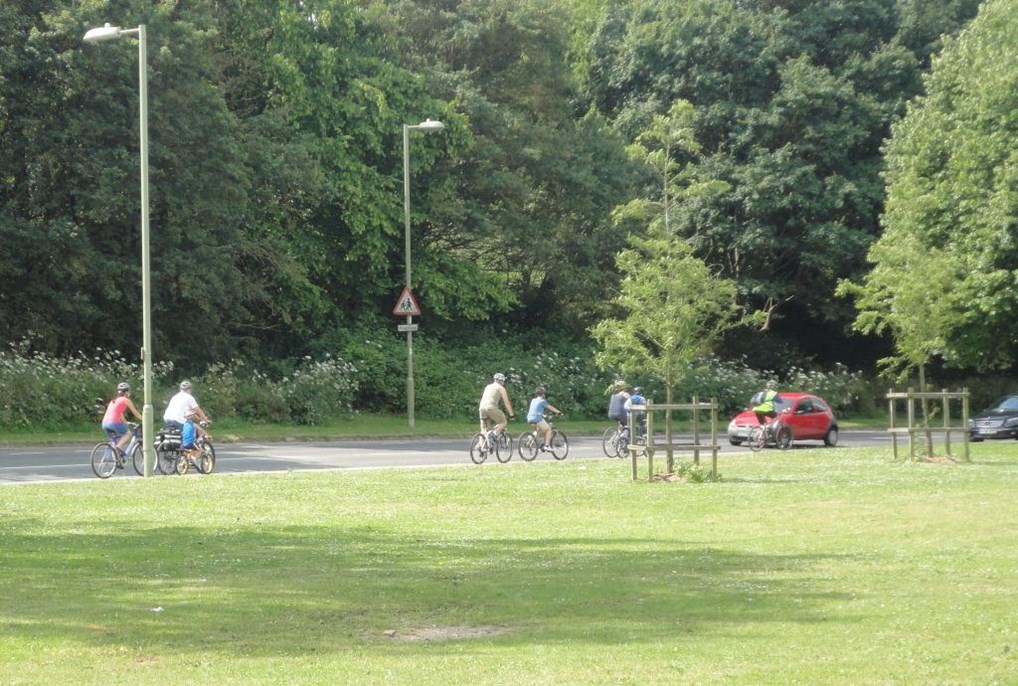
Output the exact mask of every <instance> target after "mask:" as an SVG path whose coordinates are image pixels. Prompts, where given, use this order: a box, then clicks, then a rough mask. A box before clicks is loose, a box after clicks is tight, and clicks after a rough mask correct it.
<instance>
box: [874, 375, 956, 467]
mask: <svg viewBox="0 0 1018 686" xmlns="http://www.w3.org/2000/svg"><path fill="white" fill-rule="evenodd" d="M902 400H904V401H905V408H906V410H905V414H906V420H907V422H908V425H907V426H903V427H899V426H897V425H896V424H895V419H896V408H897V404H898V402H899V401H902ZM952 400H955V401H960V402H961V426H952V425H951V401H952ZM916 401H919V403H920V413H919V414H918V415H917V414H916ZM931 402H933V403H934V404H937V403H939V404H940V407H941V410H942V411H941V414H942V415H943V422H942V426H917V425H916V423H917V421H921V422H923V423H925V422H926V418H927V417H928V416H929V404H930V403H931ZM887 404H888V411H889V416H890V423H891V427H890V428H889V429H888V431H889V432H890V434H891V445H892V446H893V449H894V459H895V460H897V459H898V437H899V436H908V459H909V461H910V462H911V461H914V460H915V456H916V447H917V442H916V436H925V438H926V443H927V445H932V443H933V435H934V434H943V436H944V448H945V450H946V451H947V455H948V457H953V456H952V455H951V436H952V435H953V434H959V433H960V434H961V435H962V440H961V443H962V451H963V455H962V460H963V461H965V462H971V461H972V459H971V457H970V456H969V428H968V425H969V391H968V389H967V388H963V389H961V390H960V391H948V390H947V389H946V388H945V389H943V390H940V391H916V390H914V389H912V388H909V389H908V390H907V391H905V392H900V391H897V392H896V391H894V390H893V389H890V390H888V391H887Z"/></svg>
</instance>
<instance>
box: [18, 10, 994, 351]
mask: <svg viewBox="0 0 1018 686" xmlns="http://www.w3.org/2000/svg"><path fill="white" fill-rule="evenodd" d="M976 5H977V3H976V1H975V0H951V1H949V2H943V3H937V4H936V7H933V3H927V2H920V1H919V0H841V1H840V2H826V1H821V0H816V1H808V0H796V1H785V2H781V1H777V0H768V1H764V0H756V1H754V2H744V1H741V0H680V1H678V2H669V3H658V2H655V1H652V0H628V1H625V2H607V1H606V0H569V1H568V2H562V1H560V0H520V1H510V0H437V1H436V0H428V1H427V2H425V1H423V0H302V2H299V3H289V2H279V1H278V0H244V1H241V0H216V1H215V2H213V1H211V0H188V1H187V2H176V3H151V2H148V1H147V0H103V1H99V0H88V1H86V2H71V0H8V1H7V2H4V3H2V4H0V20H2V21H3V23H4V26H5V27H6V30H5V31H4V33H3V34H2V35H0V145H2V146H3V150H4V153H5V154H4V155H3V156H2V157H0V241H2V242H3V244H4V246H5V250H4V251H3V252H2V253H0V339H2V340H3V342H5V343H10V342H13V341H21V340H23V339H25V338H29V339H31V340H32V345H33V346H34V347H35V348H37V349H40V350H45V351H48V352H52V353H67V352H73V351H75V350H78V349H86V350H88V349H91V348H93V347H104V348H116V349H120V350H123V351H124V352H125V354H128V355H133V354H134V352H135V351H136V350H137V348H138V347H139V341H140V338H141V336H140V322H139V319H140V317H139V316H138V315H139V312H140V309H141V307H140V302H139V300H140V274H139V271H140V259H139V251H140V246H139V242H140V239H139V236H138V233H139V232H138V217H139V210H140V201H139V197H138V192H137V188H138V135H137V134H138V121H137V120H138V97H137V96H138V91H137V86H138V84H137V44H136V43H135V42H134V41H133V39H123V40H119V41H114V42H111V43H104V44H102V45H85V44H83V43H82V41H81V36H82V35H83V34H84V31H85V30H86V29H87V28H89V27H92V26H98V25H102V24H103V23H104V22H107V21H109V22H111V23H116V24H120V25H122V26H125V27H133V26H136V25H138V24H139V23H145V24H146V25H147V27H148V37H149V54H148V61H149V98H150V106H149V113H150V135H151V195H152V197H151V216H152V238H153V279H154V289H155V294H156V299H155V300H156V301H155V303H154V311H155V322H156V326H155V337H156V351H155V352H156V356H157V358H160V359H173V360H176V361H178V362H179V363H182V364H189V365H196V366H204V365H206V364H209V363H211V362H214V361H217V360H225V359H229V358H231V357H244V358H249V357H260V358H270V359H298V358H300V357H301V356H303V355H305V354H309V353H314V352H320V351H324V350H342V349H344V348H345V347H347V346H351V345H360V344H361V343H362V342H363V340H364V338H365V336H364V335H362V332H363V331H368V330H371V331H378V329H379V328H380V327H382V326H385V327H386V328H388V324H389V321H390V319H389V315H388V312H389V309H390V308H391V306H392V301H393V300H394V298H395V297H396V295H397V294H398V293H399V291H400V290H401V288H402V286H403V283H402V280H403V259H404V249H403V240H402V238H403V206H402V200H403V195H402V190H403V189H402V173H403V159H402V149H401V148H402V146H401V134H402V126H403V125H404V124H414V123H417V122H419V121H421V120H423V119H424V118H426V117H431V118H435V119H440V120H442V121H443V122H444V123H445V125H446V127H445V129H444V130H443V131H442V132H441V133H438V134H432V135H427V136H423V135H416V136H412V138H411V150H410V172H411V175H410V179H411V180H410V186H411V187H410V195H411V198H412V245H413V249H412V252H413V262H414V283H413V284H411V286H412V287H413V288H414V290H415V292H416V293H417V295H418V297H419V299H420V300H421V302H422V305H423V307H424V309H425V316H424V317H423V318H422V320H423V322H424V326H423V327H422V332H421V337H422V341H423V340H429V337H430V341H436V342H437V341H444V342H447V343H455V344H461V343H463V344H466V343H473V342H476V341H477V340H479V339H483V337H484V336H488V335H491V334H492V333H493V332H494V333H497V334H499V335H505V332H506V331H523V332H527V331H540V332H544V333H545V337H547V336H551V335H554V336H568V337H572V338H573V339H574V340H576V339H581V340H582V339H585V337H586V334H585V332H586V331H587V330H588V329H589V328H590V327H591V326H592V325H594V324H596V323H597V322H598V321H600V320H601V319H603V318H605V317H607V316H609V315H610V314H611V312H612V311H611V309H610V305H609V303H610V302H611V301H612V300H613V298H614V296H615V295H616V293H617V292H618V287H619V283H620V272H619V269H618V268H617V265H616V260H615V258H616V255H617V254H618V253H619V251H620V250H622V249H623V248H624V247H625V246H626V245H628V235H627V234H628V233H630V232H632V233H633V234H634V235H635V238H636V239H637V240H639V239H640V237H641V236H642V235H643V233H644V232H646V231H647V226H648V224H647V223H646V222H643V223H642V224H639V223H621V224H615V223H613V221H612V210H613V208H615V207H617V206H620V205H625V204H626V203H627V202H628V201H630V200H632V199H634V198H653V197H657V194H656V193H654V192H653V191H654V189H655V188H657V187H660V186H659V179H657V178H656V177H655V174H654V173H652V172H647V171H646V170H645V169H644V168H643V167H642V166H641V165H638V164H634V162H633V160H632V159H631V158H630V157H629V156H628V155H627V154H626V148H627V146H628V145H629V144H631V143H633V142H634V141H636V140H637V139H638V138H640V137H641V136H644V140H647V139H646V135H648V133H649V132H651V131H652V129H653V127H654V122H655V117H660V116H662V115H666V114H668V113H669V112H670V111H672V109H673V106H675V105H676V104H677V103H680V102H684V103H686V105H684V106H683V107H686V108H687V115H688V122H689V124H688V129H689V134H688V140H687V141H685V142H684V143H683V145H680V146H677V147H676V148H675V149H674V151H671V152H667V153H665V159H662V160H660V162H661V164H662V165H663V166H662V167H661V168H662V169H666V170H667V169H668V165H669V164H671V163H675V164H678V165H680V167H679V168H681V169H682V170H683V171H682V175H681V178H678V179H676V180H675V183H676V188H677V190H678V191H679V192H678V194H677V195H675V196H672V197H671V198H670V200H668V201H666V202H670V203H672V204H671V205H670V206H669V219H668V221H669V227H670V230H672V229H674V231H676V232H677V233H678V235H680V236H681V237H682V238H683V239H684V240H685V241H686V242H687V244H688V245H690V246H692V248H693V250H694V251H695V256H696V257H697V258H698V259H700V260H703V261H704V262H705V264H707V265H709V266H710V269H711V270H712V273H714V274H718V275H720V276H722V277H724V278H726V279H729V280H731V281H732V282H734V283H735V284H737V287H738V289H739V292H740V294H741V296H740V297H741V298H743V299H744V300H745V301H746V302H748V303H749V304H750V305H751V306H752V307H754V308H762V309H764V310H767V311H769V312H770V313H771V314H772V317H771V320H770V323H769V325H768V330H769V331H771V332H773V334H772V335H773V336H774V338H775V340H774V342H773V344H771V345H769V346H767V347H768V348H769V349H774V350H776V351H780V350H783V349H785V348H787V347H792V348H797V349H798V351H799V352H800V353H801V354H802V355H803V356H815V357H816V358H817V359H820V360H823V361H829V360H833V359H838V358H843V357H845V356H846V355H847V354H848V342H849V341H851V338H850V337H849V335H848V334H846V332H845V330H844V326H845V324H846V323H847V322H848V321H849V320H850V317H848V316H847V308H848V306H849V304H848V303H847V302H844V301H836V300H833V299H832V297H831V295H832V292H833V289H834V284H835V283H836V282H837V281H838V279H841V278H845V277H855V276H857V275H858V273H859V270H860V269H861V268H862V267H863V266H864V258H865V255H866V250H867V249H868V248H869V246H870V244H871V243H872V241H873V240H874V238H875V237H876V236H877V235H878V233H879V225H878V221H877V220H878V217H879V215H880V212H881V210H882V188H883V186H882V180H881V178H880V175H879V173H880V169H881V164H882V159H881V154H880V145H881V141H882V140H883V139H884V137H885V136H886V135H887V133H888V131H889V127H890V124H891V122H892V121H893V120H894V119H895V118H896V117H898V116H899V115H900V114H901V113H902V112H903V111H904V103H905V102H906V101H908V100H909V99H910V98H911V97H913V96H914V95H916V94H918V93H919V92H920V90H921V79H920V75H921V73H922V70H923V69H924V68H926V66H927V65H928V63H929V61H930V59H931V56H932V55H934V54H936V52H937V50H938V49H939V47H940V44H941V36H942V35H943V34H950V33H953V32H955V31H956V30H957V29H958V28H960V27H961V26H962V25H963V24H964V22H965V21H966V20H968V18H969V17H971V16H972V14H973V13H974V11H975V7H976ZM666 271H667V268H666ZM393 334H394V332H393ZM745 338H746V337H740V340H741V339H745ZM430 341H429V342H430ZM728 346H729V350H730V351H732V352H738V351H739V350H740V346H739V345H738V343H737V341H735V340H733V341H730V342H729V344H728ZM862 358H863V360H865V355H864V356H862ZM763 362H764V363H767V360H763Z"/></svg>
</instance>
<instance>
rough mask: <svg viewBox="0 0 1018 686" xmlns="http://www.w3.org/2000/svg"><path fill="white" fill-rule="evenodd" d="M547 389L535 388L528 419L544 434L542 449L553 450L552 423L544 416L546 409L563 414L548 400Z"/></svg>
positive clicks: (542, 387)
mask: <svg viewBox="0 0 1018 686" xmlns="http://www.w3.org/2000/svg"><path fill="white" fill-rule="evenodd" d="M546 396H547V391H545V389H544V386H538V387H537V389H535V390H534V397H533V399H532V400H531V401H530V407H529V408H528V409H527V421H528V422H530V425H531V426H532V427H534V429H535V430H538V431H541V432H542V433H543V434H544V447H542V448H541V450H551V424H549V423H548V421H547V420H546V419H545V418H544V413H545V411H546V410H548V411H551V413H552V414H562V413H561V412H560V411H559V410H558V408H557V407H555V406H554V405H552V404H551V403H549V402H548V398H547V397H546Z"/></svg>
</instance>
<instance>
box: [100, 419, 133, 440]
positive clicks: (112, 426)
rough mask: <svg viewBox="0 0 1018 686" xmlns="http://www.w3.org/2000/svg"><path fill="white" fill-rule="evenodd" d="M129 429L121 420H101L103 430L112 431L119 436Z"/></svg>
mask: <svg viewBox="0 0 1018 686" xmlns="http://www.w3.org/2000/svg"><path fill="white" fill-rule="evenodd" d="M129 430H130V429H129V428H128V426H127V424H124V423H123V422H103V431H112V432H113V433H115V434H116V435H117V437H118V438H119V437H120V436H123V435H124V434H126V433H127V432H128V431H129Z"/></svg>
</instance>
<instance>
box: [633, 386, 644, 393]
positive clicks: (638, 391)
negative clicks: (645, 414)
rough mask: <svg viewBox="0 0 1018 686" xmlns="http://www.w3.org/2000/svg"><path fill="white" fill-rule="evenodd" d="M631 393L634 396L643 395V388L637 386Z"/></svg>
mask: <svg viewBox="0 0 1018 686" xmlns="http://www.w3.org/2000/svg"><path fill="white" fill-rule="evenodd" d="M633 393H635V394H636V395H643V386H637V387H636V388H634V389H633Z"/></svg>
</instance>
